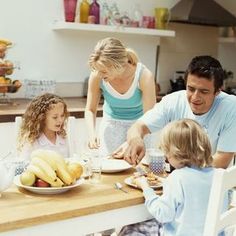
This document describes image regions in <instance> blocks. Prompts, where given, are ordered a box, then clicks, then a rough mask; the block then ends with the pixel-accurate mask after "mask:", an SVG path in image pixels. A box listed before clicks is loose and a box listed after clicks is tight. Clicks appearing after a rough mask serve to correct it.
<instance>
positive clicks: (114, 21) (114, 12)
mask: <svg viewBox="0 0 236 236" xmlns="http://www.w3.org/2000/svg"><path fill="white" fill-rule="evenodd" d="M109 21H110V23H109V24H110V25H120V12H119V8H118V6H117V4H116V3H115V2H114V3H113V4H112V5H111V17H110V19H109Z"/></svg>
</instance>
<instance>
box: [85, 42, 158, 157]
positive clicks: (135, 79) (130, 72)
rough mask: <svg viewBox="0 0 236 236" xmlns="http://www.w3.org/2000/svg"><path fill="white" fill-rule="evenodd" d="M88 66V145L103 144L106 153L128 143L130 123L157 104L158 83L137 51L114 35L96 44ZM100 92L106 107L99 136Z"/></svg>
mask: <svg viewBox="0 0 236 236" xmlns="http://www.w3.org/2000/svg"><path fill="white" fill-rule="evenodd" d="M89 65H90V68H91V70H92V72H91V74H90V78H89V85H88V97H87V104H86V110H85V119H86V123H87V127H88V134H89V147H90V148H98V147H99V146H100V144H101V147H100V151H101V153H102V154H103V156H106V155H109V154H111V153H112V152H113V151H114V150H115V149H117V148H118V147H119V146H120V145H121V144H122V143H123V142H125V140H126V132H127V130H128V129H129V127H130V126H131V124H133V123H134V121H136V120H137V119H138V118H139V117H141V116H142V115H143V113H145V112H146V111H148V110H149V109H151V108H152V107H153V105H154V104H155V103H156V96H155V83H154V78H153V75H152V73H151V72H150V70H149V69H147V68H146V67H145V66H144V65H143V64H142V63H140V62H139V61H138V57H137V55H136V53H135V52H134V51H133V50H131V49H129V48H126V47H125V46H124V45H123V44H122V43H121V42H120V41H119V40H118V39H115V38H105V39H103V40H101V41H99V42H98V43H97V45H96V46H95V49H94V52H93V53H92V54H91V56H90V58H89ZM101 94H102V95H103V97H104V106H103V119H102V122H101V125H100V133H99V137H98V136H97V134H96V123H95V120H96V119H95V118H96V112H97V105H98V103H99V100H100V97H101ZM100 142H101V143H100Z"/></svg>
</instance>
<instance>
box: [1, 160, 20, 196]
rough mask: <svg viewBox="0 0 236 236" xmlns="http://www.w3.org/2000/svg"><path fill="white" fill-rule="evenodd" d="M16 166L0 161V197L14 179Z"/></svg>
mask: <svg viewBox="0 0 236 236" xmlns="http://www.w3.org/2000/svg"><path fill="white" fill-rule="evenodd" d="M15 169H16V166H15V165H14V164H11V163H10V162H6V161H0V196H1V192H3V191H4V190H6V189H8V188H9V187H10V186H11V184H12V182H13V179H14V176H15Z"/></svg>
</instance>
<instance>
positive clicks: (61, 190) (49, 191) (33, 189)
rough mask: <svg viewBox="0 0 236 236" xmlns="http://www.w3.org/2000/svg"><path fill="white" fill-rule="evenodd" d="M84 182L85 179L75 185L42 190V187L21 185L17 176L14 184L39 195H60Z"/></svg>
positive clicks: (79, 180)
mask: <svg viewBox="0 0 236 236" xmlns="http://www.w3.org/2000/svg"><path fill="white" fill-rule="evenodd" d="M83 182H84V178H80V179H78V180H77V181H76V182H75V184H73V185H70V186H65V187H48V188H41V187H33V186H26V185H23V184H21V182H20V175H17V176H15V178H14V184H15V185H16V186H17V187H18V188H24V189H26V190H28V191H30V192H33V193H38V194H59V193H64V192H66V191H68V190H70V189H73V188H76V187H78V186H79V185H81V184H82V183H83Z"/></svg>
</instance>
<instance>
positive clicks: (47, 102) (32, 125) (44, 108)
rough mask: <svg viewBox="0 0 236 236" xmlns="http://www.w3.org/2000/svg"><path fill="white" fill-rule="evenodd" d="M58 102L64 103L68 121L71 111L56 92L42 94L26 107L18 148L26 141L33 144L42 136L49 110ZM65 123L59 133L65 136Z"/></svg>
mask: <svg viewBox="0 0 236 236" xmlns="http://www.w3.org/2000/svg"><path fill="white" fill-rule="evenodd" d="M58 103H62V104H63V105H64V115H65V121H66V120H67V118H68V116H69V113H68V111H67V105H66V103H65V102H64V100H63V99H62V98H61V97H59V96H57V95H55V94H50V93H45V94H43V95H41V96H38V97H35V98H34V99H33V100H32V101H31V102H30V104H29V105H28V106H27V108H26V111H25V114H24V115H23V117H22V124H21V127H20V131H19V134H18V150H21V148H22V147H23V146H24V144H25V143H30V144H33V143H34V142H35V141H36V140H37V139H38V138H39V137H40V135H41V134H42V131H43V128H44V126H45V119H46V114H47V112H48V111H49V110H50V109H51V108H52V106H53V105H55V104H58ZM64 124H65V122H64ZM64 124H63V126H62V128H61V130H60V131H59V132H58V134H59V135H61V136H62V137H64V138H65V137H66V131H65V127H64Z"/></svg>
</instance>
